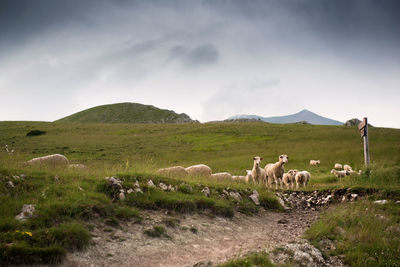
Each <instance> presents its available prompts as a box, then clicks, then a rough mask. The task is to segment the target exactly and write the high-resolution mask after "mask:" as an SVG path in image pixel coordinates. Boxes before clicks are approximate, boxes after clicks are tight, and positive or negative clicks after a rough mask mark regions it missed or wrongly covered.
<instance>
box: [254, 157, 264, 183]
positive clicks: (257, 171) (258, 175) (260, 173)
mask: <svg viewBox="0 0 400 267" xmlns="http://www.w3.org/2000/svg"><path fill="white" fill-rule="evenodd" d="M262 160H263V158H261V157H259V156H256V157H254V158H253V161H254V163H253V169H252V170H251V177H252V180H253V183H258V184H259V183H266V173H265V170H264V169H263V168H261V167H260V164H261V161H262Z"/></svg>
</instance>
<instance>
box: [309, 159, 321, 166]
mask: <svg viewBox="0 0 400 267" xmlns="http://www.w3.org/2000/svg"><path fill="white" fill-rule="evenodd" d="M320 163H321V161H319V160H314V159H311V160H310V165H311V166H318V165H319V164H320Z"/></svg>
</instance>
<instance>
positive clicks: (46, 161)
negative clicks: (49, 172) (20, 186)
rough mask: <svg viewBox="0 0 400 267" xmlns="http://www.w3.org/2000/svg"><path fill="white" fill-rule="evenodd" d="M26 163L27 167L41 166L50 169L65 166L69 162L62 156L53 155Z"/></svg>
mask: <svg viewBox="0 0 400 267" xmlns="http://www.w3.org/2000/svg"><path fill="white" fill-rule="evenodd" d="M26 163H27V164H29V165H36V164H43V165H47V166H51V167H56V166H66V165H68V163H69V161H68V159H67V157H65V156H64V155H61V154H53V155H48V156H44V157H40V158H33V159H31V160H28V161H27V162H26Z"/></svg>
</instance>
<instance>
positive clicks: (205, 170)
mask: <svg viewBox="0 0 400 267" xmlns="http://www.w3.org/2000/svg"><path fill="white" fill-rule="evenodd" d="M185 170H186V172H187V173H188V174H189V175H190V176H206V177H209V176H211V173H212V170H211V168H210V167H208V166H207V165H204V164H199V165H193V166H190V167H187V168H186V169H185Z"/></svg>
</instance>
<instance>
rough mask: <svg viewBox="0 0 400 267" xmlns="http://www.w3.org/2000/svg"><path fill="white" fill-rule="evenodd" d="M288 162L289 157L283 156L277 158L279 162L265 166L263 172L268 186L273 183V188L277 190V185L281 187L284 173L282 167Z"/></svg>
mask: <svg viewBox="0 0 400 267" xmlns="http://www.w3.org/2000/svg"><path fill="white" fill-rule="evenodd" d="M288 161H289V157H288V156H287V155H285V154H283V155H280V156H279V161H278V162H276V163H273V164H272V163H269V164H267V165H265V168H264V169H265V172H266V175H267V179H268V181H267V182H268V186H272V184H273V183H275V188H276V189H278V185H279V186H280V187H281V186H282V177H283V174H284V173H285V168H284V167H283V165H284V164H285V163H287V162H288Z"/></svg>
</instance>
